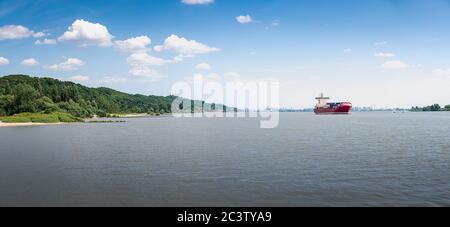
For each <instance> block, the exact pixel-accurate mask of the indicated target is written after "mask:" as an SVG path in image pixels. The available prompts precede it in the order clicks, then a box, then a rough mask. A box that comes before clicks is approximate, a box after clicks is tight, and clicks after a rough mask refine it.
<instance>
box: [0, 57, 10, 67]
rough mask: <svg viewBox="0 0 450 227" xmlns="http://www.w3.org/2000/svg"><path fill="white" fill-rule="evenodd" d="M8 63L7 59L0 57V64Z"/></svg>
mask: <svg viewBox="0 0 450 227" xmlns="http://www.w3.org/2000/svg"><path fill="white" fill-rule="evenodd" d="M8 64H9V60H8V59H6V58H4V57H0V65H8Z"/></svg>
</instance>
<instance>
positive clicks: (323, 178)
mask: <svg viewBox="0 0 450 227" xmlns="http://www.w3.org/2000/svg"><path fill="white" fill-rule="evenodd" d="M259 123H260V122H259V120H258V119H174V118H169V117H162V118H143V119H129V120H127V122H126V123H117V124H72V125H56V126H39V127H18V128H0V206H24V205H25V206H450V113H400V114H393V113H354V114H353V115H350V116H314V115H312V114H309V113H289V114H282V115H281V117H280V126H279V127H278V128H276V129H260V128H259Z"/></svg>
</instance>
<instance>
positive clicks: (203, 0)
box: [181, 0, 214, 5]
mask: <svg viewBox="0 0 450 227" xmlns="http://www.w3.org/2000/svg"><path fill="white" fill-rule="evenodd" d="M181 2H182V3H184V4H187V5H204V4H211V3H214V0H182V1H181Z"/></svg>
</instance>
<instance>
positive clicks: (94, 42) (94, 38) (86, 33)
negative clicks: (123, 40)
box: [58, 20, 113, 47]
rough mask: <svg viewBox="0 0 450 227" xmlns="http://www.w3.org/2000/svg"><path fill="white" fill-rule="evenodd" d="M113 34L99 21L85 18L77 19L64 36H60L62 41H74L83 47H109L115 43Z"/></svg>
mask: <svg viewBox="0 0 450 227" xmlns="http://www.w3.org/2000/svg"><path fill="white" fill-rule="evenodd" d="M112 39H113V36H112V35H111V34H109V31H108V29H107V28H106V27H105V26H104V25H102V24H99V23H91V22H89V21H85V20H76V21H75V22H73V24H72V25H71V26H70V27H69V28H68V31H66V32H65V33H64V34H63V35H62V36H60V37H59V38H58V41H60V42H74V43H76V44H78V45H80V46H82V47H85V46H100V47H107V46H111V45H113V43H112V41H111V40H112Z"/></svg>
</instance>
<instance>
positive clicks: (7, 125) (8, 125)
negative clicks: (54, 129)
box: [0, 121, 63, 127]
mask: <svg viewBox="0 0 450 227" xmlns="http://www.w3.org/2000/svg"><path fill="white" fill-rule="evenodd" d="M60 124H63V123H32V122H27V123H3V122H1V121H0V127H26V126H42V125H60Z"/></svg>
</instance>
